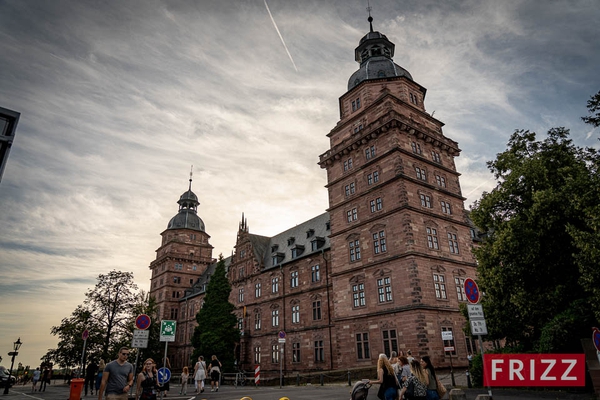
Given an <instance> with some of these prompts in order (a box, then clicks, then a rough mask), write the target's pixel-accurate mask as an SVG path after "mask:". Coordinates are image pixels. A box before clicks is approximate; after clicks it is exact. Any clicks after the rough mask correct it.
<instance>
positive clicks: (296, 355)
mask: <svg viewBox="0 0 600 400" xmlns="http://www.w3.org/2000/svg"><path fill="white" fill-rule="evenodd" d="M442 331H443V332H453V331H452V327H442ZM452 337H453V338H454V334H453V335H452ZM354 338H355V346H356V358H357V360H370V359H371V342H370V340H371V338H370V334H369V333H368V332H357V333H355V334H354ZM381 340H382V344H383V352H384V353H385V354H388V355H390V354H391V353H392V352H396V353H398V352H399V350H400V348H399V346H398V333H397V331H396V330H395V329H385V330H382V331H381ZM312 344H313V346H312V353H313V361H315V362H323V361H325V348H324V346H323V340H321V339H317V340H313V341H312ZM279 346H280V344H279V343H273V344H271V363H273V364H277V363H279V361H280V358H279V357H280V353H281V350H280V347H279ZM291 347H292V362H293V363H299V362H301V360H302V355H301V348H302V346H301V345H300V342H297V341H294V342H292V343H291ZM444 347H452V348H454V350H453V351H452V352H446V354H447V355H450V354H451V355H456V354H457V352H456V347H457V346H456V343H455V340H454V339H452V340H444ZM466 349H467V354H473V353H476V352H477V347H476V343H475V341H474V340H473V339H472V338H470V337H467V338H466ZM261 361H263V360H262V349H261V346H260V345H257V346H254V363H255V364H260V363H261Z"/></svg>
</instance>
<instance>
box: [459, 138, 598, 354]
mask: <svg viewBox="0 0 600 400" xmlns="http://www.w3.org/2000/svg"><path fill="white" fill-rule="evenodd" d="M593 153H594V152H593V151H591V150H589V149H581V148H578V147H576V146H574V145H573V144H572V142H571V140H570V139H569V131H568V130H566V129H564V128H554V129H551V130H550V131H549V132H548V136H547V138H546V139H545V140H543V141H537V140H536V135H535V133H533V132H529V131H516V132H515V133H514V134H513V135H512V136H511V138H510V140H509V142H508V149H507V150H506V151H504V152H503V153H500V154H498V156H497V158H496V160H494V161H491V162H489V163H488V167H489V169H490V170H491V171H492V172H493V174H494V177H495V178H496V180H497V181H498V183H497V186H496V187H495V188H494V189H493V190H492V191H491V192H489V193H484V194H483V195H482V197H481V199H480V200H479V201H477V202H476V203H475V205H474V207H473V210H472V213H471V217H472V218H473V221H474V222H475V224H476V225H477V226H478V227H479V228H480V229H482V230H483V231H484V232H487V237H486V239H485V240H484V242H483V244H482V245H481V246H480V247H479V248H477V249H475V255H476V257H477V260H478V263H479V267H478V275H479V281H478V283H479V285H480V289H481V290H482V292H484V293H485V296H484V297H483V300H482V303H483V306H484V310H485V313H486V320H487V323H488V328H489V331H490V337H489V338H490V339H499V338H506V339H507V343H508V345H510V346H519V348H521V349H522V350H523V351H528V350H536V351H546V352H547V351H580V350H581V345H580V343H579V339H580V338H582V337H586V336H588V335H589V333H590V330H589V329H590V327H591V326H592V324H594V318H593V312H592V307H591V306H590V304H591V301H592V298H591V295H590V291H589V290H587V288H586V287H584V286H582V284H581V283H582V279H583V275H582V273H581V271H580V262H579V261H578V254H579V253H580V250H579V248H578V247H577V244H576V240H575V239H574V236H573V232H589V231H590V229H589V226H588V222H589V221H588V220H587V217H586V215H585V213H583V212H582V211H581V209H580V208H581V207H583V205H581V206H577V204H578V199H581V198H585V197H586V196H589V194H590V192H593V193H597V188H594V187H593V186H594V185H596V186H597V184H598V179H597V178H595V177H594V176H593V175H594V173H595V172H594V171H592V170H591V169H590V168H589V167H590V163H589V160H590V157H591V156H593ZM597 199H598V197H596V201H597ZM588 203H589V201H586V202H585V204H588ZM598 282H600V280H597V279H596V280H595V283H596V286H597V283H598Z"/></svg>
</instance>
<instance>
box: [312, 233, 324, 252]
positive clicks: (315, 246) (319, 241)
mask: <svg viewBox="0 0 600 400" xmlns="http://www.w3.org/2000/svg"><path fill="white" fill-rule="evenodd" d="M324 244H325V238H322V237H319V236H317V237H316V238H314V239H313V240H311V242H310V250H311V251H317V250H319V249H320V248H321V247H323V245H324Z"/></svg>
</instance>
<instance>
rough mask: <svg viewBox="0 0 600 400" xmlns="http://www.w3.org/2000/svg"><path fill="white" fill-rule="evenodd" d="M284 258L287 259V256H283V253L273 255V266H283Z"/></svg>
mask: <svg viewBox="0 0 600 400" xmlns="http://www.w3.org/2000/svg"><path fill="white" fill-rule="evenodd" d="M284 258H285V254H283V253H273V255H272V260H273V265H278V264H281V262H282V261H283V259H284Z"/></svg>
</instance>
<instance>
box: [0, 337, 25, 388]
mask: <svg viewBox="0 0 600 400" xmlns="http://www.w3.org/2000/svg"><path fill="white" fill-rule="evenodd" d="M22 344H23V343H21V338H18V339H17V341H16V342H15V343H14V347H13V348H14V349H15V351H11V352H10V353H8V355H9V356H12V360H11V362H10V370H9V371H8V382H6V386H5V387H4V394H8V388H9V387H10V383H11V382H10V380H11V379H10V378H11V377H12V369H13V366H14V365H15V357H16V356H17V355H18V354H19V348H20V347H21V345H22Z"/></svg>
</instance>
